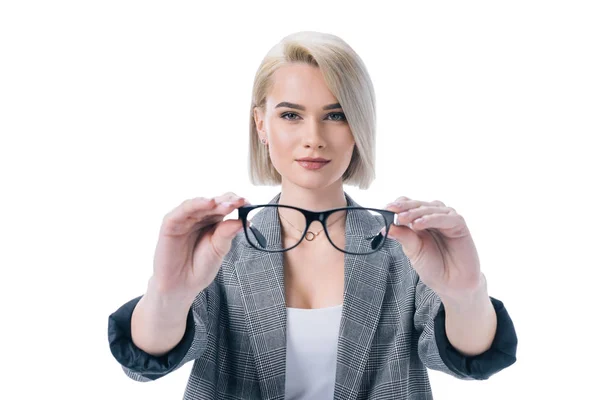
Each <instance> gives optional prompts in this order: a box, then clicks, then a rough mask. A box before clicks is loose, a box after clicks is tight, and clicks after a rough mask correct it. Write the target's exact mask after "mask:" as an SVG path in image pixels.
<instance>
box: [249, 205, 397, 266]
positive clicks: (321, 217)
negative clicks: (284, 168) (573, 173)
mask: <svg viewBox="0 0 600 400" xmlns="http://www.w3.org/2000/svg"><path fill="white" fill-rule="evenodd" d="M262 207H278V208H290V209H292V210H296V211H299V212H301V213H302V214H303V215H304V218H306V226H305V228H304V232H302V236H301V237H300V240H299V241H298V243H296V244H295V245H294V246H292V247H290V248H287V249H282V250H267V249H265V248H259V247H257V246H255V245H254V244H253V243H252V241H251V240H250V238H249V237H248V229H250V230H251V231H252V233H253V234H254V235H255V237H256V239H257V241H259V242H260V241H261V240H262V241H264V242H265V243H266V239H265V238H264V236H263V235H262V234H261V233H260V231H258V229H256V228H253V227H252V226H248V214H249V213H250V211H252V210H254V209H257V208H262ZM343 210H367V211H376V212H379V213H380V214H381V215H383V218H384V220H385V236H382V235H381V233H379V235H376V236H373V237H371V238H367V239H373V243H375V246H376V247H374V248H373V250H372V251H370V252H368V253H355V252H350V251H346V250H344V249H340V248H339V247H337V246H336V245H335V243H333V240H331V237H330V236H329V231H328V230H327V224H326V222H327V218H329V216H330V215H332V214H333V213H335V212H338V211H343ZM397 217H398V215H397V214H396V213H394V212H393V211H389V210H381V209H379V208H367V207H357V206H349V207H340V208H332V209H329V210H324V211H318V212H317V211H309V210H305V209H303V208H299V207H294V206H289V205H284V204H274V203H270V204H257V205H244V206H241V207H239V208H238V219H241V220H242V225H243V226H244V235H245V236H246V240H247V241H248V243H250V245H251V246H252V247H254V248H255V249H257V250H260V251H265V252H267V253H283V252H286V251H290V250H292V249H293V248H295V247H296V246H298V245H299V244H300V243H302V239H304V237H305V236H306V232H308V227H309V226H310V224H311V223H312V222H313V221H319V222H320V223H321V225H323V230H324V231H325V236H327V239H328V240H329V243H331V245H332V246H333V247H334V248H336V249H337V250H339V251H341V252H342V253H346V254H353V255H367V254H372V253H375V252H377V251H379V249H380V248H381V246H382V245H383V243H384V242H385V239H386V238H387V236H388V232H389V231H390V226H391V225H392V224H395V225H398V220H397ZM261 238H262V239H261Z"/></svg>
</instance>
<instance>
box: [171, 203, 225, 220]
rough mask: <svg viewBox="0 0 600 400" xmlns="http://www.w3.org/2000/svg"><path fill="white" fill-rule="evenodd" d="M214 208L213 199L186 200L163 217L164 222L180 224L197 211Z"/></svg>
mask: <svg viewBox="0 0 600 400" xmlns="http://www.w3.org/2000/svg"><path fill="white" fill-rule="evenodd" d="M215 207H216V203H215V201H214V199H207V198H206V197H196V198H193V199H187V200H185V201H183V202H182V203H181V204H180V205H179V206H177V207H176V208H174V209H173V210H172V211H171V212H169V213H168V214H167V215H165V217H164V220H165V221H167V220H168V221H170V222H172V223H180V222H183V221H186V220H187V219H188V217H189V216H190V215H192V214H195V213H197V212H198V211H201V210H202V211H206V210H212V209H214V208H215Z"/></svg>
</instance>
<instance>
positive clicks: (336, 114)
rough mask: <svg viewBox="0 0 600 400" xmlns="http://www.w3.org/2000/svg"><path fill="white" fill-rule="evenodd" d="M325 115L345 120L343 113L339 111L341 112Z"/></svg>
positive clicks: (337, 119) (336, 119)
mask: <svg viewBox="0 0 600 400" xmlns="http://www.w3.org/2000/svg"><path fill="white" fill-rule="evenodd" d="M327 116H328V117H339V118H335V119H333V121H345V120H346V116H345V115H344V113H341V112H337V113H331V114H329V115H327Z"/></svg>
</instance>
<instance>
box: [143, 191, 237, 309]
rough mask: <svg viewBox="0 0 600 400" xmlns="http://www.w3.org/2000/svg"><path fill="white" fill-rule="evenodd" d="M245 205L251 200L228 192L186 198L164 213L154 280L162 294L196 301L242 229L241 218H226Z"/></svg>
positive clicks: (155, 258)
mask: <svg viewBox="0 0 600 400" xmlns="http://www.w3.org/2000/svg"><path fill="white" fill-rule="evenodd" d="M244 204H249V203H248V202H247V201H246V200H245V199H244V198H243V197H240V196H238V195H236V194H235V193H231V192H229V193H226V194H224V195H222V196H218V197H214V198H210V199H207V198H204V197H197V198H194V199H189V200H186V201H184V202H183V203H181V204H180V205H179V206H178V207H176V208H175V209H173V210H172V211H171V212H169V213H168V214H167V215H165V217H164V219H163V222H162V226H161V227H160V234H159V237H158V243H157V245H156V251H155V254H154V273H153V276H152V279H151V280H152V281H153V285H154V288H155V289H156V290H157V291H158V292H159V293H160V294H161V295H167V296H168V297H178V298H185V299H188V300H193V299H194V298H195V297H196V295H197V294H198V293H199V292H201V291H202V290H204V289H205V288H206V287H207V286H208V285H210V284H211V282H212V281H213V280H214V279H215V277H216V275H217V272H218V271H219V268H220V266H221V263H222V262H223V258H224V257H225V255H226V254H227V253H228V252H229V250H230V249H231V241H232V240H233V238H234V237H235V235H236V234H237V233H238V232H239V231H240V230H241V229H242V221H240V220H239V219H229V220H226V221H224V220H223V218H224V217H225V216H226V215H228V214H230V213H231V212H232V211H233V210H235V209H236V208H238V207H240V206H242V205H244Z"/></svg>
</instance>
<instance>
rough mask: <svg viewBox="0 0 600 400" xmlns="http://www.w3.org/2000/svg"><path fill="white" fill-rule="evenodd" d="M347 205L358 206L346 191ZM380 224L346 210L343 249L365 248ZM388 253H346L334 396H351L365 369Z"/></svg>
mask: <svg viewBox="0 0 600 400" xmlns="http://www.w3.org/2000/svg"><path fill="white" fill-rule="evenodd" d="M346 198H347V199H348V206H360V205H359V204H357V203H356V202H355V201H354V200H353V199H352V198H350V196H348V195H346ZM380 227H381V224H380V223H379V222H378V221H377V220H376V219H375V217H373V216H371V215H370V214H369V213H366V212H364V213H348V217H347V219H346V245H345V250H346V251H351V252H358V251H359V250H360V251H368V250H369V249H368V247H367V246H368V241H365V238H366V237H369V236H371V235H373V234H374V233H376V232H377V231H379V230H380V229H381V228H380ZM389 263H390V254H389V252H388V251H387V250H386V248H385V247H384V248H382V249H381V250H379V251H377V252H375V253H372V254H369V255H352V254H345V257H344V305H343V307H342V319H341V323H340V333H339V338H338V353H337V369H336V377H335V378H336V379H335V380H336V383H335V391H334V399H344V400H353V399H356V397H357V395H358V390H359V385H360V383H361V379H362V375H363V372H364V370H365V366H366V363H367V359H368V356H369V350H370V348H371V342H372V340H373V336H374V334H375V330H376V329H377V325H378V323H379V316H380V314H381V305H382V302H383V297H384V295H385V289H386V284H387V277H388V265H389Z"/></svg>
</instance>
